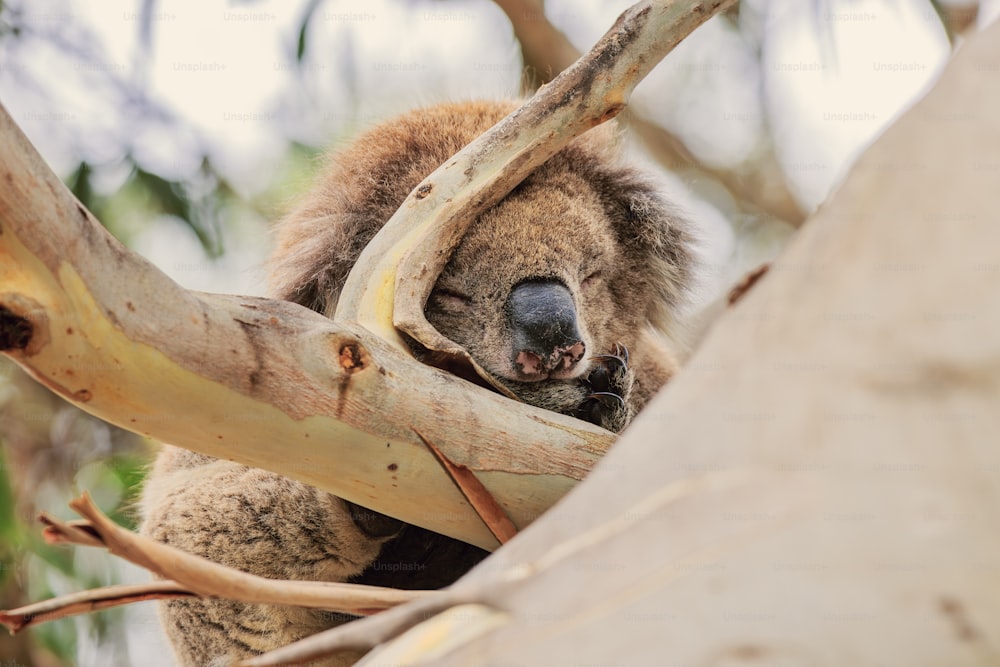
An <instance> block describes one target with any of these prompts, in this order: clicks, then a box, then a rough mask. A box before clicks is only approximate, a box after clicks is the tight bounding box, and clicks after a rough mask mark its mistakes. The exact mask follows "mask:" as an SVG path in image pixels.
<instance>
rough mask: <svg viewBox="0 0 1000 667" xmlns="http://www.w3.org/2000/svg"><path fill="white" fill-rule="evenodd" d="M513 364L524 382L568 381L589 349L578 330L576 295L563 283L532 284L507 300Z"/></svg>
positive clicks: (524, 285) (527, 283)
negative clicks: (561, 378) (559, 379)
mask: <svg viewBox="0 0 1000 667" xmlns="http://www.w3.org/2000/svg"><path fill="white" fill-rule="evenodd" d="M507 315H508V318H509V322H510V329H511V332H512V338H513V361H514V368H516V369H517V370H518V372H519V374H520V376H521V379H523V380H528V381H531V380H544V379H545V378H547V377H550V376H555V377H567V376H570V375H571V374H572V370H573V368H574V367H575V366H576V365H577V363H579V361H580V359H582V358H583V355H584V352H586V351H587V346H586V345H585V344H584V342H583V336H581V335H580V330H579V329H578V328H577V317H576V304H574V303H573V295H572V294H571V293H570V291H569V289H567V288H566V286H565V285H563V284H562V283H561V282H558V281H555V280H529V281H525V282H522V283H519V284H518V285H516V286H515V287H514V289H513V290H511V292H510V296H509V297H508V298H507Z"/></svg>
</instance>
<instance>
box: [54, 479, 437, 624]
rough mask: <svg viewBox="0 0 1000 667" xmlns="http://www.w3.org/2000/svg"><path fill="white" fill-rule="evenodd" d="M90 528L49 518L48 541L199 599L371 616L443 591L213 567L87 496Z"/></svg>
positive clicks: (80, 508) (83, 505)
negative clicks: (121, 563) (104, 557)
mask: <svg viewBox="0 0 1000 667" xmlns="http://www.w3.org/2000/svg"><path fill="white" fill-rule="evenodd" d="M70 507H72V508H73V509H74V510H75V511H76V512H77V513H78V514H80V515H81V516H83V517H84V518H86V519H87V520H88V521H89V522H90V523H89V525H87V526H82V525H80V524H78V523H72V524H70V523H64V522H61V521H59V520H57V519H54V518H53V517H50V516H47V515H46V516H45V517H44V519H43V520H44V522H45V523H46V529H45V536H46V539H47V540H49V541H51V542H54V543H58V542H62V543H70V544H86V545H88V546H103V547H105V548H107V549H108V550H109V551H110V552H111V553H113V554H115V555H116V556H120V557H121V558H124V559H125V560H128V561H130V562H132V563H135V564H136V565H139V566H140V567H143V568H145V569H147V570H150V571H151V572H153V573H154V574H157V575H159V576H160V577H163V578H164V579H172V580H174V581H176V582H177V583H178V585H180V586H182V587H185V588H186V589H187V590H190V591H192V592H194V593H197V594H198V595H203V596H214V597H221V598H227V599H231V600H239V601H241V602H251V603H261V604H284V605H294V606H299V607H309V608H313V609H329V610H335V611H340V612H344V613H348V614H353V615H355V616H367V615H369V614H374V613H377V612H380V611H383V610H385V609H389V608H391V607H394V606H396V605H398V604H401V603H403V602H409V601H412V600H417V599H421V598H424V597H434V596H436V595H439V592H438V591H403V590H398V589H395V588H382V587H378V586H363V585H360V584H344V583H335V582H319V581H288V580H285V581H283V580H277V579H266V578H264V577H258V576H256V575H252V574H247V573H246V572H241V571H239V570H234V569H232V568H229V567H226V566H224V565H220V564H218V563H213V562H212V561H210V560H207V559H205V558H202V557H200V556H195V555H193V554H189V553H186V552H184V551H181V550H180V549H177V548H175V547H171V546H169V545H166V544H162V543H160V542H157V541H155V540H151V539H149V538H148V537H143V536H142V535H137V534H135V533H133V532H131V531H128V530H125V529H124V528H122V527H120V526H118V525H117V524H115V523H114V522H113V521H111V519H109V518H108V517H107V516H105V515H104V514H103V513H102V512H101V511H100V510H99V509H98V508H97V506H96V505H94V503H93V502H92V501H91V499H90V496H89V495H87V494H86V493H85V494H84V495H83V496H81V497H80V498H77V499H75V500H72V501H70Z"/></svg>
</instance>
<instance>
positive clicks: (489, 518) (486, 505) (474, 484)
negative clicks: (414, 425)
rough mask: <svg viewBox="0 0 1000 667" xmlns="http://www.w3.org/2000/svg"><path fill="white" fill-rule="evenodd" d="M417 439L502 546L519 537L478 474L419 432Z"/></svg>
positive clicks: (511, 522)
mask: <svg viewBox="0 0 1000 667" xmlns="http://www.w3.org/2000/svg"><path fill="white" fill-rule="evenodd" d="M417 437H419V438H420V440H421V441H423V443H424V444H425V445H426V446H427V449H429V450H431V452H432V453H433V454H434V456H435V457H437V460H438V461H440V462H441V465H442V466H443V467H444V470H445V472H447V473H448V476H449V477H451V480H452V481H453V482H455V486H457V487H458V489H459V491H461V492H462V495H463V496H465V499H466V500H468V501H469V504H470V505H472V509H473V510H475V512H476V514H478V515H479V518H480V519H482V520H483V523H484V524H486V527H487V528H489V529H490V532H491V533H493V536H494V537H496V538H497V541H498V542H499V543H500V544H504V543H506V542H508V541H510V539H511V538H513V537H514V536H515V535H517V527H516V526H515V525H514V522H513V521H511V520H510V517H509V516H507V512H505V511H504V509H503V507H502V506H501V505H500V503H498V502H497V499H496V498H494V497H493V494H492V493H490V492H489V489H487V488H486V487H485V486H483V483H482V482H481V481H479V478H478V477H476V474H475V473H474V472H472V471H471V470H469V468H468V466H464V465H461V464H459V463H455V462H453V461H451V460H450V459H449V458H448V457H447V456H445V455H444V452H442V451H441V450H440V449H438V448H437V447H436V446H435V445H434V443H433V442H431V441H430V440H428V439H427V438H425V437H424V436H423V435H421V434H420V432H419V431H418V432H417Z"/></svg>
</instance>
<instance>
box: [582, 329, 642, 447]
mask: <svg viewBox="0 0 1000 667" xmlns="http://www.w3.org/2000/svg"><path fill="white" fill-rule="evenodd" d="M591 359H592V360H593V361H595V362H597V363H595V364H594V368H593V370H591V372H590V375H588V376H587V377H586V379H584V380H583V384H584V386H585V387H586V388H587V389H588V390H589V393H588V394H587V395H586V396H584V399H583V402H582V403H580V405H579V407H578V408H577V416H578V417H579V418H580V419H584V420H586V421H589V422H592V423H594V424H597V425H598V426H601V427H602V428H605V429H607V430H609V431H614V432H615V433H617V432H619V431H621V430H623V429H624V428H625V427H626V426H627V425H628V423H629V421H631V419H632V408H631V406H630V405H629V400H628V399H629V396H630V394H631V393H632V383H633V381H634V375H633V373H632V369H630V368H629V365H628V348H626V347H625V346H624V345H620V344H616V345H615V349H614V352H613V353H612V354H598V355H595V356H593V357H591Z"/></svg>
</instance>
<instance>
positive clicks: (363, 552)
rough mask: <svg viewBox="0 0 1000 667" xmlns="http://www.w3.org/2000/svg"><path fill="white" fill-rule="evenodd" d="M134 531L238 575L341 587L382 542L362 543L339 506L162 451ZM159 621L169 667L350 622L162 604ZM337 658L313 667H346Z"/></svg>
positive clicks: (242, 607)
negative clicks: (171, 654) (168, 646)
mask: <svg viewBox="0 0 1000 667" xmlns="http://www.w3.org/2000/svg"><path fill="white" fill-rule="evenodd" d="M142 504H143V508H144V510H145V516H144V521H143V524H142V527H141V532H142V533H143V534H144V535H147V536H149V537H151V538H153V539H156V540H159V541H161V542H165V543H167V544H170V545H172V546H175V547H178V548H180V549H182V550H184V551H187V552H189V553H194V554H198V555H200V556H204V557H205V558H208V559H210V560H212V561H215V562H217V563H222V564H224V565H228V566H231V567H234V568H237V569H240V570H243V571H245V572H250V573H253V574H257V575H260V576H266V577H270V578H278V579H296V580H317V581H346V580H347V579H348V578H350V577H352V576H355V575H357V574H359V573H361V572H362V571H363V570H364V569H365V568H366V567H367V566H368V565H369V564H370V563H371V562H372V561H374V560H375V558H376V557H377V556H378V553H379V550H380V549H381V547H382V544H383V543H384V542H385V539H386V538H381V537H375V536H372V535H368V534H366V533H365V532H364V531H362V530H361V529H360V528H359V527H358V525H357V524H356V523H355V522H354V521H353V520H352V518H351V508H350V506H349V505H348V504H347V503H345V502H344V501H343V500H341V499H339V498H337V497H335V496H332V495H330V494H328V493H325V492H323V491H320V490H318V489H315V488H313V487H310V486H307V485H305V484H301V483H299V482H296V481H293V480H290V479H288V478H285V477H282V476H280V475H276V474H274V473H270V472H267V471H264V470H258V469H255V468H248V467H246V466H242V465H238V464H235V463H232V462H229V461H221V460H218V459H213V458H211V457H208V456H204V455H201V454H195V453H193V452H189V451H186V450H182V449H178V448H175V447H165V448H164V451H163V452H162V453H161V454H160V456H159V458H158V459H157V462H156V464H155V466H154V470H153V474H151V475H150V478H149V481H148V483H147V485H146V488H145V490H144V495H143V499H142ZM160 616H161V621H162V622H163V625H164V627H165V628H166V630H167V634H168V636H169V638H170V640H171V643H172V644H173V646H174V650H175V651H176V653H177V662H178V664H179V665H185V666H187V665H199V666H200V665H214V664H218V665H223V664H231V663H232V662H233V661H234V660H236V659H242V658H246V657H250V656H253V655H258V654H260V653H262V652H264V651H266V650H270V649H273V648H275V647H277V646H282V645H284V644H288V643H290V642H293V641H296V640H298V639H301V638H303V637H305V636H308V635H310V634H313V633H315V632H317V631H320V630H323V629H326V628H329V627H332V626H334V625H337V624H339V623H341V622H343V621H345V620H348V619H349V618H350V617H348V616H344V615H342V614H337V613H332V612H326V611H322V610H307V609H298V608H293V607H285V606H271V605H251V604H243V603H240V602H232V601H227V600H211V599H189V600H170V601H167V602H165V603H162V604H161V605H160ZM358 657H359V656H358V655H354V656H349V655H342V656H339V657H337V658H335V659H331V660H330V661H327V662H323V663H315V664H322V665H325V666H328V667H332V666H334V665H341V664H343V665H347V664H352V662H353V661H354V660H356V659H357V658H358Z"/></svg>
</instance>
